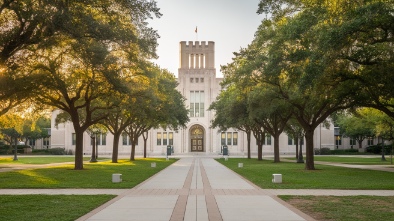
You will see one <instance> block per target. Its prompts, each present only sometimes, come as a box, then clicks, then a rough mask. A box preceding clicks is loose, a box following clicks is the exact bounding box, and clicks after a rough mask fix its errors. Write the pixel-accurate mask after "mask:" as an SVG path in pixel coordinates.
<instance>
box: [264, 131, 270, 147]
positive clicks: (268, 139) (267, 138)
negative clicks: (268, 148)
mask: <svg viewBox="0 0 394 221" xmlns="http://www.w3.org/2000/svg"><path fill="white" fill-rule="evenodd" d="M265 138H266V140H267V142H266V144H267V145H271V135H270V134H266V135H265Z"/></svg>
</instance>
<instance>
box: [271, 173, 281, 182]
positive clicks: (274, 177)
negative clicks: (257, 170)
mask: <svg viewBox="0 0 394 221" xmlns="http://www.w3.org/2000/svg"><path fill="white" fill-rule="evenodd" d="M272 182H273V183H282V174H272Z"/></svg>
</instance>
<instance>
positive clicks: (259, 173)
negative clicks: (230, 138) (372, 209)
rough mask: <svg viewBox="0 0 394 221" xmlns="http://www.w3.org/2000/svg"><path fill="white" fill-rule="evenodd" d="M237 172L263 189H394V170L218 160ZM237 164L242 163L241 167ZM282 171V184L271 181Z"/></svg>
mask: <svg viewBox="0 0 394 221" xmlns="http://www.w3.org/2000/svg"><path fill="white" fill-rule="evenodd" d="M218 162H220V163H222V164H224V165H225V166H227V167H228V168H230V169H232V170H233V171H235V172H236V173H238V174H240V175H241V176H243V177H245V178H246V179H248V180H250V181H251V182H253V183H254V184H256V185H257V186H259V187H261V188H263V189H364V190H378V189H383V190H394V182H393V180H394V173H390V172H382V171H372V170H361V169H350V168H343V167H334V166H325V165H315V168H316V170H313V171H311V170H305V169H304V164H297V163H289V162H281V163H273V161H270V160H263V161H258V160H257V159H245V158H240V159H237V158H229V159H228V161H225V160H224V159H219V160H218ZM238 163H243V167H242V168H238ZM274 173H280V174H282V176H283V183H281V184H274V183H272V174H274Z"/></svg>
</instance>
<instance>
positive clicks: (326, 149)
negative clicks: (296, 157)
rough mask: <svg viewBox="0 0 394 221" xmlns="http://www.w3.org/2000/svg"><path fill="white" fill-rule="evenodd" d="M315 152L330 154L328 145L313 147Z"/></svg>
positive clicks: (317, 153)
mask: <svg viewBox="0 0 394 221" xmlns="http://www.w3.org/2000/svg"><path fill="white" fill-rule="evenodd" d="M315 154H316V155H329V154H330V148H328V147H322V148H321V149H320V148H315Z"/></svg>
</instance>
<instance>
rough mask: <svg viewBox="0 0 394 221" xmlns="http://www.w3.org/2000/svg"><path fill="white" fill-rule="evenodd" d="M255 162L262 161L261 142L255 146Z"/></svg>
mask: <svg viewBox="0 0 394 221" xmlns="http://www.w3.org/2000/svg"><path fill="white" fill-rule="evenodd" d="M257 160H263V145H262V142H258V144H257Z"/></svg>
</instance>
